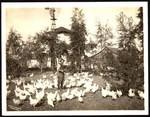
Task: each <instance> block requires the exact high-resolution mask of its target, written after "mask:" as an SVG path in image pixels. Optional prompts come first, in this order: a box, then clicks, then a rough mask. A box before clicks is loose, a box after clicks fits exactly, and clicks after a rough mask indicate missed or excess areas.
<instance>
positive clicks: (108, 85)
mask: <svg viewBox="0 0 150 117" xmlns="http://www.w3.org/2000/svg"><path fill="white" fill-rule="evenodd" d="M105 84H106V90H107V91H110V89H111V86H110V83H108V82H107V81H105Z"/></svg>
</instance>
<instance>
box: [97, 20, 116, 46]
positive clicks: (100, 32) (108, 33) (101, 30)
mask: <svg viewBox="0 0 150 117" xmlns="http://www.w3.org/2000/svg"><path fill="white" fill-rule="evenodd" d="M113 37H114V35H113V33H112V29H111V28H110V27H109V26H108V24H105V25H104V26H102V24H101V23H100V22H98V25H97V34H96V38H97V39H98V43H99V44H100V48H101V49H102V48H104V47H105V46H108V45H109V46H110V45H112V43H111V42H110V39H113Z"/></svg>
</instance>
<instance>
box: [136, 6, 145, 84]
mask: <svg viewBox="0 0 150 117" xmlns="http://www.w3.org/2000/svg"><path fill="white" fill-rule="evenodd" d="M137 18H138V19H139V23H138V24H137V26H136V29H135V30H136V32H137V33H136V36H137V38H138V40H139V41H140V53H139V59H140V60H139V67H138V73H139V82H138V84H140V85H143V84H144V46H143V44H144V43H143V40H144V34H143V7H140V8H139V9H138V13H137Z"/></svg>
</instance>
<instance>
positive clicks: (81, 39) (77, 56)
mask: <svg viewBox="0 0 150 117" xmlns="http://www.w3.org/2000/svg"><path fill="white" fill-rule="evenodd" d="M71 20H72V25H71V31H72V34H71V47H72V65H73V68H74V69H76V68H77V69H78V70H81V57H82V55H83V56H84V55H85V53H84V50H85V41H86V38H85V35H87V31H86V26H85V21H84V14H83V11H82V9H78V8H74V9H73V16H72V18H71ZM75 66H76V67H75Z"/></svg>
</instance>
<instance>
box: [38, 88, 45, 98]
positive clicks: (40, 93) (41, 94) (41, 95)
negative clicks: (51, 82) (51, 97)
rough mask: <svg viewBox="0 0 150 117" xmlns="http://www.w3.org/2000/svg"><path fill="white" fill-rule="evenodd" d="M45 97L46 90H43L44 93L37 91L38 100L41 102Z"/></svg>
mask: <svg viewBox="0 0 150 117" xmlns="http://www.w3.org/2000/svg"><path fill="white" fill-rule="evenodd" d="M44 95H45V92H44V89H42V91H40V92H38V90H37V89H36V98H37V99H39V100H41V99H42V98H43V97H44Z"/></svg>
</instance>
